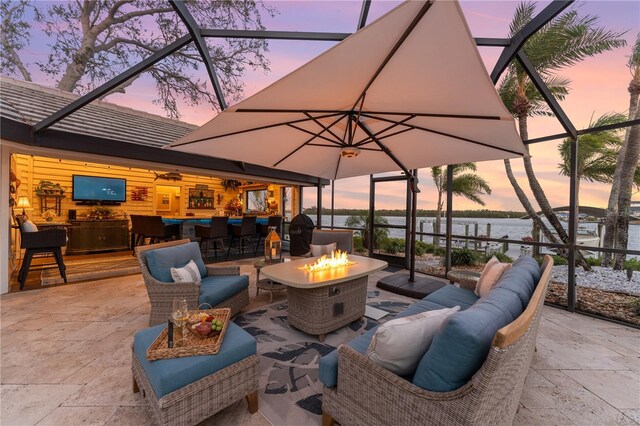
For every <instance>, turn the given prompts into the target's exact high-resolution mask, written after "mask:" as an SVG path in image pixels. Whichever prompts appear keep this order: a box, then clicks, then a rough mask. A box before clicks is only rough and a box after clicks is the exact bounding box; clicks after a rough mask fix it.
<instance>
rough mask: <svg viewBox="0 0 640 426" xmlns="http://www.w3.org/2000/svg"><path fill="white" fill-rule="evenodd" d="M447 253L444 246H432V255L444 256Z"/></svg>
mask: <svg viewBox="0 0 640 426" xmlns="http://www.w3.org/2000/svg"><path fill="white" fill-rule="evenodd" d="M446 254H447V250H445V248H444V247H435V246H434V247H433V255H434V256H445V255H446Z"/></svg>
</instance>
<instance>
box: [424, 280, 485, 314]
mask: <svg viewBox="0 0 640 426" xmlns="http://www.w3.org/2000/svg"><path fill="white" fill-rule="evenodd" d="M478 299H479V297H478V296H477V295H476V294H475V293H474V292H473V291H471V290H467V289H464V288H459V287H456V286H454V285H446V286H444V287H442V288H440V289H438V290H436V291H434V292H433V293H431V294H430V295H428V296H426V297H425V298H424V299H423V300H428V301H430V302H434V303H437V304H439V305H442V306H443V307H445V308H453V307H454V306H460V310H464V309H467V308H468V307H469V306H471V305H473V304H474V303H476V302H477V301H478ZM440 309H441V308H440Z"/></svg>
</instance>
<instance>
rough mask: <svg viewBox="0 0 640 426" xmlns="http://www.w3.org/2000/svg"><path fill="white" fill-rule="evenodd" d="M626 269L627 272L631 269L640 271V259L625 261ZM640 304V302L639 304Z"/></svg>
mask: <svg viewBox="0 0 640 426" xmlns="http://www.w3.org/2000/svg"><path fill="white" fill-rule="evenodd" d="M623 265H624V269H625V270H627V269H629V268H631V269H633V270H634V271H640V259H635V258H634V259H627V260H625V261H624V264H623ZM638 300H640V299H638ZM638 303H639V304H640V302H638Z"/></svg>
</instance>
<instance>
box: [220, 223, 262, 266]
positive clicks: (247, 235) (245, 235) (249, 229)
mask: <svg viewBox="0 0 640 426" xmlns="http://www.w3.org/2000/svg"><path fill="white" fill-rule="evenodd" d="M255 235H256V217H255V216H244V217H243V218H242V222H241V223H240V225H231V241H230V242H229V249H228V250H227V258H228V257H229V253H231V247H232V246H233V242H234V241H238V244H239V246H238V250H239V251H240V253H242V254H244V246H245V242H248V243H249V244H251V240H252V239H253V237H254V236H255Z"/></svg>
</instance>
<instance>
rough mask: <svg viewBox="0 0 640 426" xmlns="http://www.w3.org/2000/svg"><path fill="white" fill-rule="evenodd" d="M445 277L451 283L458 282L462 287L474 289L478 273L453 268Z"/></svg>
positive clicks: (478, 276) (478, 277)
mask: <svg viewBox="0 0 640 426" xmlns="http://www.w3.org/2000/svg"><path fill="white" fill-rule="evenodd" d="M447 279H448V280H449V282H450V283H451V284H454V283H458V284H460V287H462V288H466V289H468V290H475V288H476V285H477V284H478V280H479V279H480V274H479V273H478V272H474V271H462V270H453V271H449V272H448V273H447Z"/></svg>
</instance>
